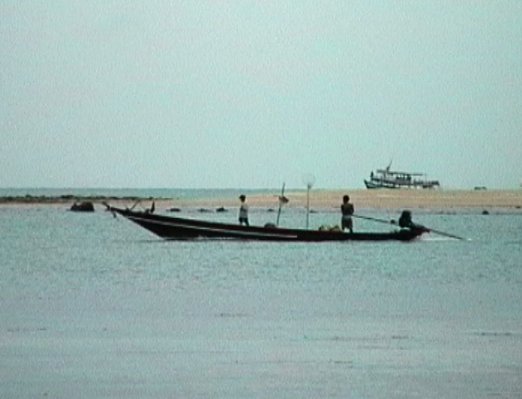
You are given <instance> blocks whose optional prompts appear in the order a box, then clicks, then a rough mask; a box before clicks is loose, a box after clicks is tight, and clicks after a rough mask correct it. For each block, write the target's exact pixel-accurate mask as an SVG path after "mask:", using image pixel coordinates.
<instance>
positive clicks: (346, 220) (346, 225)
mask: <svg viewBox="0 0 522 399" xmlns="http://www.w3.org/2000/svg"><path fill="white" fill-rule="evenodd" d="M354 210H355V209H354V207H353V204H352V203H350V197H349V196H348V195H345V196H343V203H342V205H341V213H342V217H341V228H342V230H343V231H344V230H345V229H348V230H349V231H350V233H353V220H352V215H353V212H354Z"/></svg>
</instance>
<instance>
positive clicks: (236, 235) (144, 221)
mask: <svg viewBox="0 0 522 399" xmlns="http://www.w3.org/2000/svg"><path fill="white" fill-rule="evenodd" d="M108 209H109V210H110V211H112V212H113V213H115V214H119V215H121V216H124V217H125V218H127V219H129V220H130V221H132V222H134V223H136V224H138V225H139V226H141V227H143V228H144V229H146V230H148V231H150V232H152V233H154V234H155V235H157V236H159V237H161V238H163V239H166V240H190V239H198V238H205V239H235V240H258V241H297V242H322V241H390V240H395V241H411V240H413V239H415V238H417V237H419V236H420V235H421V234H422V233H424V230H421V229H413V230H412V229H401V230H396V231H392V232H383V233H377V232H354V233H345V232H341V231H321V230H304V229H287V228H277V227H260V226H249V227H247V226H240V225H238V224H228V223H217V222H209V221H202V220H196V219H187V218H178V217H170V216H164V215H158V214H151V213H146V212H135V211H131V210H128V209H119V208H114V207H108Z"/></svg>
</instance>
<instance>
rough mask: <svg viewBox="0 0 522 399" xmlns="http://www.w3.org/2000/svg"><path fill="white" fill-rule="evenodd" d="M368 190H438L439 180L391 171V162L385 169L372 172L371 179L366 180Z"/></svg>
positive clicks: (417, 174) (423, 175)
mask: <svg viewBox="0 0 522 399" xmlns="http://www.w3.org/2000/svg"><path fill="white" fill-rule="evenodd" d="M364 185H365V186H366V188H368V189H376V188H391V189H397V188H421V189H427V188H438V187H440V183H439V181H438V180H428V179H427V178H426V174H425V173H410V172H400V171H396V170H391V162H390V164H389V165H388V166H387V167H386V168H385V169H377V170H376V171H375V172H373V171H372V172H371V174H370V179H369V180H364Z"/></svg>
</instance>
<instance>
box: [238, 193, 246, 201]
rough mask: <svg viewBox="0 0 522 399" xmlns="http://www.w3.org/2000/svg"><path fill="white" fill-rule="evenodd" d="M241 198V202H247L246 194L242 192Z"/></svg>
mask: <svg viewBox="0 0 522 399" xmlns="http://www.w3.org/2000/svg"><path fill="white" fill-rule="evenodd" d="M239 200H240V201H241V202H245V200H246V197H245V195H244V194H241V195H240V196H239Z"/></svg>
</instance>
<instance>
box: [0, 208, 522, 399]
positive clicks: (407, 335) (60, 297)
mask: <svg viewBox="0 0 522 399" xmlns="http://www.w3.org/2000/svg"><path fill="white" fill-rule="evenodd" d="M159 211H161V210H159ZM367 214H368V215H369V216H372V217H376V218H389V217H390V215H389V214H385V213H380V212H379V211H376V210H367ZM181 215H184V216H187V217H197V218H205V219H217V220H227V221H235V220H236V216H237V215H236V214H235V212H234V211H231V212H228V213H224V214H215V213H209V214H198V213H197V212H195V211H190V212H189V211H187V212H185V211H183V212H182V213H181ZM274 218H275V214H273V213H272V214H270V213H267V212H266V210H263V209H251V215H250V219H251V223H255V224H264V223H265V222H267V221H273V219H274ZM414 218H415V220H416V221H417V222H419V223H422V224H425V225H427V226H431V227H433V228H435V229H438V230H441V231H446V232H450V233H453V234H457V235H460V236H465V237H466V238H469V239H468V240H454V239H450V238H447V237H443V236H437V235H434V234H431V235H428V236H426V237H424V238H423V239H421V240H418V241H415V242H412V243H395V242H394V243H350V242H345V243H308V244H300V243H269V242H261V243H259V242H230V241H190V242H166V241H162V240H160V239H158V238H156V237H154V236H152V235H151V234H150V233H148V232H147V231H145V230H142V229H141V228H139V227H138V226H136V225H133V224H131V223H130V222H128V221H126V220H124V219H122V218H120V217H118V218H114V217H112V215H111V214H109V213H106V212H103V211H102V210H101V209H97V212H95V213H94V214H81V213H72V212H68V211H67V210H66V206H64V207H63V208H61V207H54V206H53V207H51V206H41V205H40V206H39V205H35V206H20V207H18V206H12V205H11V206H4V207H0V234H1V240H0V381H1V382H0V397H2V398H39V397H44V398H167V397H168V398H267V397H274V398H520V397H522V266H521V265H522V261H521V260H522V214H519V213H518V214H517V213H512V214H508V213H500V212H499V213H492V214H490V215H481V214H479V213H474V212H469V211H466V212H459V211H455V212H452V214H440V213H429V212H426V211H424V212H414ZM304 221H305V215H304V213H303V212H302V211H301V210H286V211H285V212H284V214H283V215H282V218H281V223H282V224H284V225H289V226H290V225H291V226H302V225H303V224H304ZM325 223H326V224H332V223H338V215H337V214H336V213H335V212H330V211H321V210H319V211H318V212H317V213H314V214H312V215H310V225H311V226H313V227H315V226H318V225H320V224H325ZM355 227H356V229H358V230H382V229H384V230H386V229H389V228H391V226H386V225H379V224H375V223H372V222H369V221H362V220H356V221H355Z"/></svg>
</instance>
